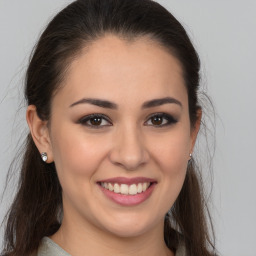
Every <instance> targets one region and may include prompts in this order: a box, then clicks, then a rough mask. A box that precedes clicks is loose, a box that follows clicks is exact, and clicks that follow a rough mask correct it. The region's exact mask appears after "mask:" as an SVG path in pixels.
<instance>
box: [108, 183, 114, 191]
mask: <svg viewBox="0 0 256 256" xmlns="http://www.w3.org/2000/svg"><path fill="white" fill-rule="evenodd" d="M108 189H109V190H110V191H114V186H113V185H112V184H111V183H108Z"/></svg>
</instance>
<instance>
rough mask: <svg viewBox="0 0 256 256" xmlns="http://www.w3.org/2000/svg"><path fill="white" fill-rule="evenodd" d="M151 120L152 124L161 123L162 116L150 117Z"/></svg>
mask: <svg viewBox="0 0 256 256" xmlns="http://www.w3.org/2000/svg"><path fill="white" fill-rule="evenodd" d="M151 122H152V124H153V125H161V124H162V123H163V117H161V116H154V117H152V118H151Z"/></svg>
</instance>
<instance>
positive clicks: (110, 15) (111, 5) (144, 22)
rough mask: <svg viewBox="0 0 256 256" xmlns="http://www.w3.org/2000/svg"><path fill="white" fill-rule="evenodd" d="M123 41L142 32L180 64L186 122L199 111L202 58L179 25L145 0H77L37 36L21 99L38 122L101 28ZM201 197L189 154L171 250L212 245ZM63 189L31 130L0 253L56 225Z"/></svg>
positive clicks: (31, 248)
mask: <svg viewBox="0 0 256 256" xmlns="http://www.w3.org/2000/svg"><path fill="white" fill-rule="evenodd" d="M106 33H112V34H115V35H117V36H119V37H120V38H123V39H124V40H128V41H129V40H135V39H136V38H139V37H143V36H148V37H149V38H151V39H152V40H154V41H156V42H158V44H159V45H161V46H162V47H164V48H165V49H166V50H167V51H169V52H170V53H171V54H172V55H173V56H175V57H176V58H177V59H178V60H179V62H180V63H181V66H182V69H183V77H184V81H185V85H186V88H187V93H188V99H189V115H190V121H191V126H192V127H193V125H194V124H195V122H196V120H197V118H198V116H197V113H198V109H200V106H199V103H198V89H199V84H200V76H199V72H200V61H199V58H198V55H197V52H196V51H195V49H194V47H193V45H192V43H191V41H190V39H189V37H188V35H187V33H186V31H185V30H184V28H183V27H182V25H181V24H180V23H179V22H178V21H177V20H176V19H175V18H174V17H173V15H172V14H171V13H170V12H168V11H167V10H166V9H165V8H164V7H162V6H161V5H160V4H158V3H156V2H154V1H151V0H132V1H131V0H77V1H75V2H73V3H71V4H70V5H68V6H67V7H66V8H65V9H63V10H62V11H61V12H60V13H58V14H57V15H56V16H55V17H54V18H53V20H52V21H51V22H50V23H49V25H48V26H47V28H46V29H45V31H44V32H43V34H42V35H41V37H40V39H39V41H38V43H37V45H36V47H35V49H34V52H33V53H32V55H31V59H30V63H29V66H28V69H27V73H26V80H25V98H26V100H27V104H28V105H35V106H36V109H37V114H38V116H39V117H40V118H41V119H42V120H50V117H51V99H52V97H53V95H54V94H55V93H56V92H57V90H58V88H59V86H60V84H61V82H62V81H63V79H65V74H66V73H67V72H66V71H67V70H68V68H69V64H70V63H71V61H72V59H73V58H75V57H76V56H77V55H78V54H79V53H80V51H81V49H82V48H83V47H85V46H86V45H88V44H90V43H93V41H95V40H96V39H98V38H101V37H104V34H106ZM205 207H206V201H205V199H204V195H203V193H202V187H201V180H200V176H199V173H198V168H197V165H196V162H195V160H193V159H192V160H191V161H190V163H189V165H188V170H187V174H186V178H185V182H184V185H183V187H182V190H181V192H180V194H179V196H178V198H177V200H176V202H175V204H174V205H173V207H172V208H171V209H170V211H169V212H168V214H166V218H165V233H164V236H165V242H166V244H167V246H168V247H169V248H170V249H171V250H173V251H176V249H177V247H178V245H179V243H180V242H181V240H182V241H183V242H184V243H185V247H186V251H187V253H188V254H189V255H190V256H199V255H200V256H210V255H213V253H214V251H215V247H214V241H212V240H213V239H212V236H211V235H210V234H209V232H208V228H207V218H206V213H205V212H206V211H205V209H206V208H205ZM61 212H62V188H61V185H60V183H59V180H58V177H57V174H56V169H55V165H54V163H51V164H45V163H44V162H43V161H42V160H41V158H40V154H39V152H38V150H37V148H36V146H35V144H34V142H33V140H32V137H31V135H30V134H28V136H27V140H26V143H25V154H24V157H23V162H22V166H21V173H20V178H19V185H18V190H17V194H16V197H15V199H14V201H13V204H12V206H11V208H10V211H9V214H8V218H7V226H6V231H5V240H4V250H3V252H2V253H3V254H4V255H8V256H20V255H30V254H31V253H33V252H35V251H36V250H37V248H38V246H39V243H40V241H41V239H42V238H43V237H44V236H50V235H52V234H54V233H55V232H56V231H57V230H58V229H59V227H60V225H61V218H60V215H61Z"/></svg>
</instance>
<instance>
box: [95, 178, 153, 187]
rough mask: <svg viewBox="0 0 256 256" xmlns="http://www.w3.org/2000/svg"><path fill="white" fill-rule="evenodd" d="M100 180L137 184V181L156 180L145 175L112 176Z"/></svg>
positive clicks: (151, 181)
mask: <svg viewBox="0 0 256 256" xmlns="http://www.w3.org/2000/svg"><path fill="white" fill-rule="evenodd" d="M98 182H99V183H100V182H106V183H118V184H127V185H132V184H138V183H144V182H150V183H153V182H156V180H154V179H151V178H146V177H134V178H126V177H113V178H109V179H105V180H99V181H98Z"/></svg>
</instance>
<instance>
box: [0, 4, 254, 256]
mask: <svg viewBox="0 0 256 256" xmlns="http://www.w3.org/2000/svg"><path fill="white" fill-rule="evenodd" d="M131 1H132V0H131ZM69 2H71V1H67V0H22V1H21V0H0V74H1V75H0V120H1V122H0V192H2V190H3V186H4V182H5V177H6V174H7V169H8V166H9V164H10V161H11V159H12V158H13V157H14V155H15V152H16V150H17V148H18V145H19V139H20V138H21V137H23V138H24V132H23V131H24V130H25V131H26V123H25V109H24V108H22V106H23V105H24V102H22V89H23V87H22V86H23V79H24V73H25V70H26V67H27V60H28V57H29V54H30V52H31V50H32V48H33V46H34V44H35V42H36V40H37V39H38V36H39V35H40V33H41V32H42V30H43V28H44V27H45V25H46V24H47V22H49V20H50V19H51V17H53V16H54V14H56V12H57V11H58V10H60V9H61V8H62V7H63V6H65V5H66V4H67V3H69ZM158 2H159V3H161V4H162V5H164V6H165V7H166V8H167V9H169V10H170V11H171V12H172V13H173V14H174V16H176V18H177V19H178V20H179V21H180V22H181V23H182V24H183V25H184V27H185V28H186V30H187V32H188V33H189V35H190V37H191V39H192V41H193V42H194V45H195V47H196V49H197V50H198V52H199V55H200V58H201V61H202V84H203V85H204V86H207V88H208V94H209V95H210V96H211V98H212V99H213V102H214V105H215V110H216V113H217V119H216V152H215V157H214V159H213V174H214V180H213V191H212V198H213V199H212V202H213V203H212V207H211V208H212V213H213V222H214V226H215V230H216V237H217V248H218V249H219V251H220V253H221V255H225V256H256V186H255V181H256V168H255V159H256V135H255V133H256V114H255V112H256V64H255V58H256V50H255V46H256V15H255V13H256V1H254V0H252V1H249V0H243V1H241V0H240V1H239V0H222V1H221V0H215V1H211V0H195V1H191V0H165V1H164V0H162V1H160V0H159V1H158ZM206 176H207V175H206ZM13 186H14V185H13ZM10 187H11V189H9V192H8V193H7V194H6V196H5V199H4V200H3V201H2V203H1V207H0V219H1V220H2V218H3V216H4V213H5V212H6V210H7V207H8V205H9V203H10V201H11V200H10V198H11V197H12V191H14V188H15V187H13V188H12V185H11V186H10ZM2 231H3V229H1V232H0V241H2ZM0 243H1V242H0ZM198 256H200V255H198Z"/></svg>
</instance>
